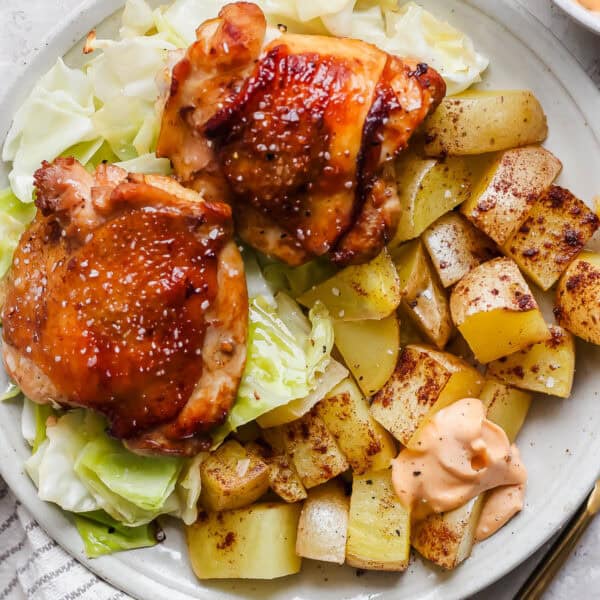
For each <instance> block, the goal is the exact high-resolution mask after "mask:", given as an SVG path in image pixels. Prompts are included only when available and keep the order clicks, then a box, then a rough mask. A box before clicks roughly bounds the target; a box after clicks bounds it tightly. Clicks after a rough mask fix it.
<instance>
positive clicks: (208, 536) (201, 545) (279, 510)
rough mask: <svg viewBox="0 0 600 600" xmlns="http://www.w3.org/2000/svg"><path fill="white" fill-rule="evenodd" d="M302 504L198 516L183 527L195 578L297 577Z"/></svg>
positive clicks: (266, 506)
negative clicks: (295, 574) (297, 548)
mask: <svg viewBox="0 0 600 600" xmlns="http://www.w3.org/2000/svg"><path fill="white" fill-rule="evenodd" d="M299 516H300V504H276V503H261V504H253V505H252V506H246V507H245V508H239V509H237V510H227V511H225V512H221V513H215V512H211V513H200V517H199V518H198V521H196V523H194V524H193V525H191V526H190V527H186V538H187V545H188V550H189V557H190V561H191V563H192V569H193V570H194V573H195V574H196V577H198V579H274V578H276V577H284V576H285V575H292V574H293V573H298V572H299V571H300V567H301V565H302V559H301V558H300V557H299V556H298V555H297V554H296V532H297V529H298V518H299Z"/></svg>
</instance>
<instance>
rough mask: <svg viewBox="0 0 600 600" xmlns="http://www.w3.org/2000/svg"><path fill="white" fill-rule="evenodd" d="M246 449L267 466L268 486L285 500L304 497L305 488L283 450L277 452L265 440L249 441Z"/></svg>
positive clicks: (297, 499) (289, 500) (295, 499)
mask: <svg viewBox="0 0 600 600" xmlns="http://www.w3.org/2000/svg"><path fill="white" fill-rule="evenodd" d="M246 450H247V451H248V452H250V453H252V454H255V455H256V456H258V457H259V458H261V459H262V460H263V461H264V462H265V463H267V465H268V466H269V486H270V487H271V489H272V490H273V491H274V492H275V493H276V494H277V495H278V496H279V497H280V498H281V499H282V500H285V501H286V502H299V501H300V500H304V499H305V498H306V490H305V489H304V486H303V485H302V482H301V481H300V477H299V476H298V473H297V472H296V468H295V467H294V465H293V463H292V461H291V459H290V457H289V456H288V455H287V454H286V453H285V451H281V452H277V451H276V450H275V449H274V448H273V447H271V446H270V445H269V444H268V443H267V442H265V441H262V440H261V441H259V442H250V443H249V444H247V445H246Z"/></svg>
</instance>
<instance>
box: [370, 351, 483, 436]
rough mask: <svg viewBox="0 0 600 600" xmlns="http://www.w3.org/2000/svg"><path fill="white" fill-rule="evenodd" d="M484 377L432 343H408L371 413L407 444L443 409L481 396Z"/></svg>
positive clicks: (376, 398)
mask: <svg viewBox="0 0 600 600" xmlns="http://www.w3.org/2000/svg"><path fill="white" fill-rule="evenodd" d="M482 385H483V376H482V375H481V374H480V373H479V372H478V371H477V370H476V369H474V368H473V367H471V366H470V365H469V364H467V363H466V362H464V361H463V360H461V359H460V358H457V357H456V356H453V355H452V354H449V353H447V352H439V351H437V350H434V349H433V348H431V347H429V346H420V345H411V346H406V348H404V349H403V350H402V352H401V354H400V358H399V359H398V365H397V366H396V370H395V371H394V374H393V375H392V377H391V378H390V380H389V381H388V382H387V383H386V385H385V386H384V387H383V389H382V390H381V391H380V392H378V393H377V394H375V396H374V397H373V402H372V404H371V414H372V415H373V417H374V418H375V420H376V421H378V422H379V423H381V425H383V427H385V428H386V429H387V430H388V431H389V432H390V433H391V434H392V435H393V436H394V437H395V438H396V439H397V440H399V441H400V442H401V443H402V444H403V445H405V446H410V447H412V444H413V443H414V439H415V438H416V437H417V436H418V433H419V432H420V431H421V429H422V428H423V427H424V426H425V425H426V424H427V422H428V421H429V419H430V418H431V417H432V416H433V415H434V414H435V413H436V412H438V411H439V410H441V409H442V408H445V407H446V406H448V405H449V404H451V403H452V402H455V401H456V400H460V399H461V398H477V397H478V396H479V392H480V390H481V387H482Z"/></svg>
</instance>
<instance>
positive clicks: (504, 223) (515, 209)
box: [460, 146, 562, 246]
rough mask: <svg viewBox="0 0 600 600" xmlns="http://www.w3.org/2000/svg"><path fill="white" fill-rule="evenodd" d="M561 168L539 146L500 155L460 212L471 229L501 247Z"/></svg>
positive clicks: (524, 218)
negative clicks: (467, 220) (478, 231)
mask: <svg viewBox="0 0 600 600" xmlns="http://www.w3.org/2000/svg"><path fill="white" fill-rule="evenodd" d="M561 168H562V165H561V163H560V161H559V160H558V159H557V158H556V157H555V156H554V155H552V154H551V153H550V152H548V150H545V149H544V148H542V147H540V146H526V147H525V148H515V149H514V150H508V151H506V152H503V153H500V154H498V155H497V157H496V160H495V162H493V163H492V164H491V166H490V168H489V169H488V171H487V172H486V173H485V175H483V176H482V178H481V179H480V180H479V182H478V183H477V185H476V186H475V188H474V189H473V193H472V194H471V196H470V198H469V199H468V200H467V201H466V202H465V203H464V204H463V205H462V206H461V209H460V210H461V212H462V213H463V214H464V215H465V217H467V219H469V220H470V221H471V222H472V223H473V225H475V226H476V227H477V228H478V229H480V230H481V231H483V233H485V234H486V235H487V236H489V237H490V238H491V239H492V240H494V241H495V242H496V243H497V244H498V245H499V246H503V245H504V244H506V242H507V241H508V240H509V238H510V237H511V236H512V235H513V234H514V233H515V232H516V231H517V230H518V229H519V227H521V225H522V224H523V222H524V221H525V220H526V219H527V216H528V215H529V213H530V211H531V209H532V207H533V205H534V203H535V202H536V200H537V198H538V197H539V196H540V195H541V194H542V193H543V192H544V191H545V190H547V189H548V188H549V187H550V185H551V184H552V182H553V181H554V180H555V179H556V177H557V176H558V174H559V173H560V170H561Z"/></svg>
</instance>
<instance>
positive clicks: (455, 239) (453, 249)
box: [422, 211, 499, 288]
mask: <svg viewBox="0 0 600 600" xmlns="http://www.w3.org/2000/svg"><path fill="white" fill-rule="evenodd" d="M422 239H423V243H424V244H425V247H426V248H427V251H428V252H429V256H430V258H431V262H432V264H433V266H434V268H435V270H436V272H437V274H438V276H439V278H440V281H441V282H442V285H443V286H444V287H446V288H447V287H450V286H452V285H454V284H455V283H456V282H457V281H460V279H462V278H463V277H464V276H465V275H466V274H467V273H468V272H469V271H471V269H474V268H475V267H476V266H478V265H480V264H481V263H483V262H486V261H488V260H490V259H492V258H495V257H496V256H498V255H499V252H498V248H497V247H496V244H494V242H493V241H492V240H491V239H490V238H488V237H487V236H486V235H485V234H484V233H482V232H481V231H479V229H477V228H476V227H474V226H473V225H471V223H470V222H469V221H467V219H465V218H464V217H463V216H462V215H461V214H460V213H458V212H454V211H452V212H449V213H447V214H445V215H443V216H442V217H440V218H439V219H438V220H437V221H436V222H435V223H433V224H432V225H430V226H429V227H428V228H427V230H426V231H425V232H424V233H423V236H422Z"/></svg>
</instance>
